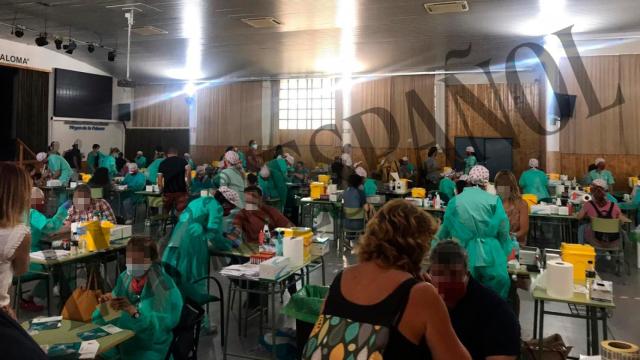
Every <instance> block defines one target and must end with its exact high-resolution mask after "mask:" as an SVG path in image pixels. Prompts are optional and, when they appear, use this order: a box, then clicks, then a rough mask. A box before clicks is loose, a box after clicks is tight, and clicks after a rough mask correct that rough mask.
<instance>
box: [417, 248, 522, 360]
mask: <svg viewBox="0 0 640 360" xmlns="http://www.w3.org/2000/svg"><path fill="white" fill-rule="evenodd" d="M429 260H430V264H431V265H430V268H429V275H430V277H431V282H432V284H433V285H434V286H435V287H436V288H437V289H438V293H439V294H440V296H441V297H442V299H443V300H444V302H445V304H446V305H447V308H448V309H449V316H450V318H451V324H452V325H453V329H454V330H455V332H456V335H458V338H459V339H460V341H461V342H462V344H463V345H464V346H465V347H466V348H467V350H468V351H469V353H470V354H471V357H472V358H473V359H474V360H485V359H486V360H515V359H516V358H517V357H518V355H519V354H520V324H519V323H518V319H517V317H516V316H515V314H514V313H513V311H512V310H511V307H510V306H509V304H508V303H507V302H506V301H505V300H503V299H502V298H500V296H498V295H497V294H496V293H495V292H494V291H492V290H490V289H488V288H486V287H484V286H483V285H482V284H480V283H479V282H478V281H476V280H475V279H474V278H473V277H472V276H471V274H470V273H469V271H468V269H467V262H468V260H467V254H466V252H465V250H464V248H463V247H462V246H460V245H459V244H458V243H457V242H455V241H453V240H446V241H443V242H440V243H438V245H436V247H434V248H433V249H432V250H431V254H430V255H429Z"/></svg>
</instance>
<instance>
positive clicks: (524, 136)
mask: <svg viewBox="0 0 640 360" xmlns="http://www.w3.org/2000/svg"><path fill="white" fill-rule="evenodd" d="M496 88H497V91H494V90H493V89H492V87H491V85H490V84H466V85H448V86H447V91H446V94H447V98H446V102H445V103H446V116H447V117H446V136H447V140H448V143H450V144H454V143H455V138H456V137H470V136H473V137H489V138H491V137H510V138H513V142H514V151H513V165H514V169H513V171H514V173H515V174H516V176H519V174H520V173H521V172H522V171H524V170H526V168H527V164H528V160H529V158H531V157H536V158H541V157H542V156H543V154H544V152H545V148H544V140H543V139H541V137H542V135H541V134H539V133H538V132H536V131H535V129H532V128H531V127H530V126H529V125H527V123H526V122H525V121H524V119H522V117H521V116H520V113H519V111H518V107H520V106H523V104H524V101H528V102H529V104H530V106H531V108H532V109H533V111H534V113H535V119H528V120H527V121H529V122H535V121H537V122H538V123H540V124H543V123H544V122H543V121H544V120H543V117H542V116H541V114H540V109H541V106H540V102H541V101H544V100H543V97H542V96H541V93H540V84H539V82H538V81H536V82H533V83H524V84H522V85H513V84H512V85H509V84H506V83H500V84H496ZM512 93H513V95H512ZM514 96H515V99H514ZM456 97H457V98H459V99H458V100H456ZM456 101H457V104H456ZM500 102H502V106H503V107H504V112H505V114H503V112H502V108H501V103H500ZM474 108H475V109H477V110H474ZM446 155H447V164H453V163H454V159H455V149H454V148H449V149H446Z"/></svg>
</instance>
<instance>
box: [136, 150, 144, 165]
mask: <svg viewBox="0 0 640 360" xmlns="http://www.w3.org/2000/svg"><path fill="white" fill-rule="evenodd" d="M135 162H136V165H138V169H145V168H146V167H147V158H146V157H145V156H144V153H143V152H142V151H138V152H137V153H136V158H135Z"/></svg>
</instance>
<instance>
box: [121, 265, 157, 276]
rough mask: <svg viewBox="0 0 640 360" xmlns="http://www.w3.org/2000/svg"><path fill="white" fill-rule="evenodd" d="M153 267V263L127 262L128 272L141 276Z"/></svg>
mask: <svg viewBox="0 0 640 360" xmlns="http://www.w3.org/2000/svg"><path fill="white" fill-rule="evenodd" d="M150 267H151V264H131V263H127V274H129V275H131V276H133V277H136V278H139V277H141V276H143V275H144V274H145V273H146V272H147V270H149V268H150Z"/></svg>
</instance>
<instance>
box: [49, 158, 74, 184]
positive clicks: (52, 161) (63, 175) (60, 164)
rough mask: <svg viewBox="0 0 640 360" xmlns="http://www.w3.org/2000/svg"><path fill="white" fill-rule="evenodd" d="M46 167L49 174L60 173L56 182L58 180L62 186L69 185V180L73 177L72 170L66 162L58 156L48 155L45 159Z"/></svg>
mask: <svg viewBox="0 0 640 360" xmlns="http://www.w3.org/2000/svg"><path fill="white" fill-rule="evenodd" d="M47 166H48V168H49V171H51V173H55V172H58V171H60V176H58V180H60V182H61V183H62V185H64V186H67V185H69V180H70V179H71V175H73V170H72V169H71V166H70V165H69V163H68V162H67V160H65V159H64V158H63V157H62V156H60V155H56V154H49V157H48V158H47Z"/></svg>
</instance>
